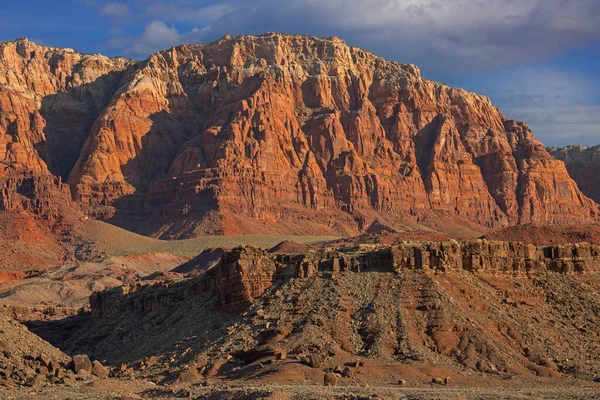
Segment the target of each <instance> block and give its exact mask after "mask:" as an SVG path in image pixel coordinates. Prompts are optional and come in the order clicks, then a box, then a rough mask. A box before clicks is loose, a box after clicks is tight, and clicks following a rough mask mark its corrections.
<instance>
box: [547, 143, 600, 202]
mask: <svg viewBox="0 0 600 400" xmlns="http://www.w3.org/2000/svg"><path fill="white" fill-rule="evenodd" d="M548 152H549V153H550V154H552V156H554V158H556V159H558V160H561V161H563V162H564V163H565V166H566V167H567V171H569V175H571V178H573V179H574V180H575V182H577V185H578V186H579V188H580V189H581V191H582V192H583V194H585V195H586V196H588V197H589V198H591V199H592V200H594V201H595V202H596V203H600V173H599V172H600V146H594V147H586V146H567V147H562V148H557V147H549V148H548Z"/></svg>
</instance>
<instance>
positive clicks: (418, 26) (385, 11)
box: [79, 0, 600, 144]
mask: <svg viewBox="0 0 600 400" xmlns="http://www.w3.org/2000/svg"><path fill="white" fill-rule="evenodd" d="M79 1H86V2H90V1H92V2H94V5H95V6H96V7H98V8H99V9H100V10H101V12H102V13H103V14H104V15H106V16H108V17H109V18H110V19H111V21H112V23H113V25H114V26H116V27H121V26H124V25H125V24H127V23H136V24H138V25H139V27H140V29H139V30H138V32H137V33H135V32H133V33H132V31H131V30H128V29H113V31H112V32H113V35H112V37H111V38H110V40H109V41H108V42H107V45H108V46H110V47H112V48H114V49H118V50H119V51H120V52H121V53H123V54H124V55H127V56H130V57H133V58H138V59H141V58H145V57H147V56H148V55H149V54H151V53H153V52H155V51H158V50H161V49H164V48H168V47H170V46H172V45H177V44H181V43H190V42H208V41H212V40H216V39H218V38H220V37H221V36H223V35H224V34H226V33H228V34H231V35H238V34H259V33H264V32H266V31H269V30H273V31H278V32H287V33H306V34H312V35H317V36H339V37H341V38H343V39H345V40H346V41H347V42H348V44H350V45H354V46H359V47H361V48H364V49H366V50H370V51H372V52H374V53H375V54H378V55H380V56H383V57H386V58H389V59H392V60H398V61H402V62H408V63H414V64H417V65H419V67H420V68H421V70H422V71H423V74H424V75H425V76H427V77H429V78H432V79H435V80H439V81H442V82H450V83H454V84H457V85H459V86H466V87H467V88H469V89H472V90H474V91H477V92H482V91H484V93H483V94H487V95H489V96H490V97H491V98H492V100H493V101H494V102H495V103H496V104H497V105H498V106H499V107H500V108H501V109H502V110H503V111H504V112H505V113H506V114H507V115H509V116H511V117H513V118H515V119H522V120H526V121H528V122H529V123H530V125H532V127H533V128H534V129H535V132H536V134H537V135H538V136H539V137H540V138H541V139H542V140H543V141H544V142H549V143H552V144H558V143H563V142H564V143H566V142H571V141H579V142H581V141H588V142H594V141H595V142H597V143H600V132H598V129H597V127H596V126H597V125H598V124H600V120H599V119H598V118H597V117H596V115H599V113H598V112H597V111H598V109H597V108H598V107H600V98H598V96H596V98H593V96H592V95H589V87H591V86H594V85H595V87H597V86H598V85H597V83H598V77H595V78H594V77H589V76H581V77H577V76H566V75H565V74H562V75H561V74H560V72H559V71H556V70H549V69H545V68H544V61H545V60H548V59H551V58H556V57H560V56H563V55H565V54H566V53H569V52H573V51H578V50H581V49H590V48H591V49H592V50H591V51H596V52H597V51H599V50H600V46H599V43H600V1H598V0H327V1H323V0H288V1H286V2H282V1H280V0H254V1H249V0H229V1H202V0H174V1H169V2H167V1H160V0H131V1H128V2H122V3H117V2H114V1H113V2H105V1H100V0H79ZM594 49H595V50H594ZM559 75H560V76H559ZM478 76H479V77H481V78H480V79H479V80H478V79H477V77H478ZM472 77H475V78H472ZM553 82H555V83H553ZM556 82H563V83H556ZM500 86H503V87H504V89H502V88H501V87H500ZM561 86H563V87H564V89H563V90H562V91H560V90H555V89H553V88H554V87H561ZM485 89H488V90H487V91H485ZM505 89H506V90H512V93H511V92H509V91H505ZM575 130H577V132H574V131H575ZM582 135H583V136H582Z"/></svg>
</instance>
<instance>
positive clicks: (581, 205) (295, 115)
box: [0, 33, 598, 238]
mask: <svg viewBox="0 0 600 400" xmlns="http://www.w3.org/2000/svg"><path fill="white" fill-rule="evenodd" d="M0 50H1V51H0V88H1V90H0V158H3V159H4V160H5V161H4V163H5V164H6V165H8V164H11V165H12V164H15V165H17V166H20V167H23V168H25V169H27V170H31V171H36V172H37V173H41V174H47V173H52V174H54V175H56V176H61V177H63V178H67V177H68V184H69V186H70V188H71V191H72V195H73V197H74V198H75V199H76V200H78V201H79V202H81V203H82V204H84V205H86V206H87V207H88V208H89V210H90V212H92V213H94V214H95V215H98V216H101V217H105V218H111V221H112V222H115V223H117V224H119V225H122V226H124V227H126V228H129V229H132V230H136V231H138V232H141V233H145V234H149V235H154V236H162V237H167V238H176V237H185V236H192V235H197V234H200V233H247V232H261V231H265V230H271V231H273V230H278V231H281V232H293V233H296V232H300V231H304V232H314V233H333V232H336V233H343V234H352V233H358V232H360V231H363V230H365V229H367V228H368V227H369V226H370V225H371V224H372V223H373V222H374V221H377V220H381V221H385V223H386V225H390V226H392V225H398V224H401V223H419V222H423V221H425V220H428V221H434V222H432V224H433V225H435V221H436V220H437V219H439V218H448V219H450V220H452V221H456V222H459V223H464V224H466V225H470V226H477V227H479V228H480V229H482V230H486V229H489V228H498V227H503V226H507V225H514V224H523V223H538V224H548V223H564V222H571V223H578V222H590V221H595V220H596V219H597V216H598V206H597V205H596V204H595V203H593V202H592V201H591V200H590V199H588V198H586V197H585V196H584V195H583V194H582V193H581V192H580V191H579V189H578V188H577V185H576V184H575V183H574V182H573V180H571V179H570V177H569V176H568V174H567V171H566V170H565V167H564V165H563V163H561V162H560V161H557V160H555V159H553V158H552V157H551V156H550V155H549V154H548V153H547V152H546V150H545V149H544V147H543V146H542V145H541V144H540V143H539V142H538V141H537V140H536V139H535V137H534V136H533V134H532V133H531V131H530V130H529V128H528V127H527V125H526V124H524V123H520V122H516V121H512V120H509V119H508V118H506V117H505V116H503V115H502V114H501V113H500V112H499V111H498V109H496V108H495V107H494V106H492V104H491V103H490V101H489V99H487V98H485V97H482V96H478V95H476V94H472V93H468V92H466V91H464V90H461V89H455V88H450V87H447V86H444V85H441V84H439V83H436V82H432V81H429V80H426V79H424V78H423V77H421V75H420V72H419V69H418V68H417V67H415V66H413V65H408V64H401V63H396V62H391V61H387V60H385V59H382V58H380V57H376V56H375V55H373V54H370V53H367V52H365V51H362V50H360V49H357V48H353V47H349V46H347V45H346V44H345V43H344V42H343V41H342V40H339V39H336V38H331V39H318V38H314V37H307V36H294V35H279V34H274V33H268V34H266V35H263V36H241V37H235V38H232V37H229V36H226V37H224V38H223V39H221V40H219V41H217V42H214V43H210V44H194V45H182V46H178V47H174V48H171V49H169V50H165V51H162V52H159V53H156V54H154V55H152V56H151V57H149V58H148V59H147V60H145V61H143V62H139V63H134V62H131V61H128V60H125V59H119V58H117V59H108V58H106V57H103V56H99V55H92V56H85V55H81V54H79V53H77V52H74V51H72V50H64V49H63V50H59V49H52V48H48V47H41V46H36V45H34V44H32V43H31V42H29V41H27V40H18V41H16V42H9V43H5V44H2V45H0Z"/></svg>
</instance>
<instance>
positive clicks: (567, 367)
mask: <svg viewBox="0 0 600 400" xmlns="http://www.w3.org/2000/svg"><path fill="white" fill-rule="evenodd" d="M598 265H600V248H599V247H597V246H591V245H588V244H577V245H562V246H532V245H524V244H521V243H507V242H494V241H486V240H480V241H466V242H456V241H448V242H412V243H403V244H399V245H394V246H370V245H361V246H355V247H347V248H330V249H323V250H318V251H309V252H302V253H295V254H294V253H290V254H283V253H278V254H271V253H268V252H266V251H264V250H261V249H257V248H251V247H241V248H237V249H234V250H232V251H230V252H226V253H224V255H223V257H222V259H221V261H220V262H219V264H217V265H216V266H214V267H213V268H210V269H208V270H206V271H205V272H203V273H202V274H201V275H199V276H197V277H192V278H189V279H184V280H181V281H177V282H164V283H160V284H153V285H136V286H123V287H122V288H115V289H111V290H108V291H104V292H99V293H96V294H94V295H92V297H91V298H90V303H91V313H90V314H82V315H79V316H77V317H73V320H72V321H68V320H65V321H60V322H57V323H58V324H66V325H64V326H71V328H70V330H68V331H69V332H70V333H69V334H68V335H66V336H63V337H62V338H60V339H57V338H55V340H58V341H59V342H60V344H61V348H65V349H68V351H70V352H82V351H85V352H89V354H91V355H92V356H94V357H98V358H102V359H107V360H109V362H110V363H112V364H114V363H120V362H125V363H127V364H128V365H130V366H136V365H142V364H143V365H145V364H144V363H145V361H144V363H142V364H140V362H141V361H140V360H145V359H150V358H153V359H154V362H153V364H156V365H155V367H154V368H147V369H148V370H147V371H146V370H145V369H146V367H144V368H145V369H144V370H142V369H140V373H141V374H142V375H144V376H147V377H151V379H153V380H155V381H159V382H172V381H173V380H176V379H185V380H186V382H192V383H193V382H200V383H201V382H202V381H203V380H205V379H219V380H233V381H235V380H236V379H255V380H256V382H273V381H274V380H275V381H277V380H278V379H284V381H285V382H306V381H307V380H308V382H313V383H314V381H316V382H317V384H322V382H323V373H325V374H327V373H334V374H337V375H338V379H339V380H340V384H341V385H351V384H353V383H354V384H356V383H360V382H368V383H369V384H372V383H373V382H375V381H378V380H379V379H383V381H386V380H389V379H390V374H391V376H393V377H395V379H396V381H399V379H400V378H402V380H404V382H405V383H403V384H406V382H407V381H406V380H405V379H408V384H409V385H410V384H411V382H414V381H415V380H421V381H422V380H423V379H427V376H429V378H428V379H429V380H430V381H431V380H432V378H431V376H432V375H431V374H434V375H433V377H434V378H435V379H438V380H439V382H442V384H443V382H444V379H442V378H438V377H439V374H444V375H443V376H444V377H452V379H455V378H458V379H463V378H461V376H464V375H465V374H466V375H470V374H472V373H473V372H476V373H485V374H491V375H493V376H498V377H500V378H502V377H504V378H506V377H515V376H531V375H534V376H538V377H551V378H555V379H558V378H561V377H563V376H569V377H574V378H578V379H584V380H591V379H593V378H594V377H595V371H596V367H597V365H596V364H597V362H596V361H595V360H590V359H589V357H588V354H589V351H590V349H594V350H592V351H597V350H599V349H598V344H597V342H595V340H596V338H597V337H600V332H598V330H597V326H598V325H596V324H597V322H600V321H597V314H594V311H593V310H594V309H595V308H596V307H597V306H598V301H597V299H595V297H594V296H595V295H594V293H595V292H594V288H595V287H596V285H597V284H599V283H600V282H599V281H598V274H597V272H598ZM573 293H578V296H573ZM69 324H72V325H69ZM61 326H62V325H61ZM210 327H213V328H212V329H211V328H210ZM117 337H118V338H119V340H117ZM116 342H118V343H120V345H119V346H117V347H118V348H115V346H114V343H116ZM89 343H94V345H93V348H92V346H90V345H89ZM159 365H160V367H158V366H159ZM432 365H435V371H437V372H431V371H430V370H429V369H428V368H433V367H431V366H432ZM361 366H367V367H368V368H366V369H362V368H360V367H361ZM136 368H137V367H136ZM140 368H141V367H140ZM165 369H167V370H168V371H169V372H168V373H165ZM367 371H368V373H367ZM425 371H430V372H425ZM435 374H438V375H435ZM178 376H179V377H180V378H177V377H178ZM278 377H279V378H278ZM448 381H450V380H448Z"/></svg>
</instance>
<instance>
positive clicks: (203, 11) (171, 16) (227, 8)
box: [144, 3, 236, 26]
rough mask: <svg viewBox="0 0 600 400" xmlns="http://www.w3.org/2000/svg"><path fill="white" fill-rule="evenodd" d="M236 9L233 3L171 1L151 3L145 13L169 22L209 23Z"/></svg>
mask: <svg viewBox="0 0 600 400" xmlns="http://www.w3.org/2000/svg"><path fill="white" fill-rule="evenodd" d="M235 10H236V7H234V6H232V5H231V4H227V3H225V4H213V5H209V6H205V7H190V6H189V5H188V6H181V5H174V4H171V3H168V4H167V3H156V4H152V5H150V6H149V7H148V8H147V9H146V11H145V12H144V15H146V16H148V17H150V18H160V19H161V20H164V21H168V22H183V23H186V24H191V25H200V26H201V25H207V24H211V23H213V22H215V21H217V20H218V19H219V18H221V17H222V16H223V15H226V14H228V13H230V12H233V11H235Z"/></svg>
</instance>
